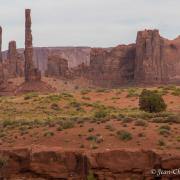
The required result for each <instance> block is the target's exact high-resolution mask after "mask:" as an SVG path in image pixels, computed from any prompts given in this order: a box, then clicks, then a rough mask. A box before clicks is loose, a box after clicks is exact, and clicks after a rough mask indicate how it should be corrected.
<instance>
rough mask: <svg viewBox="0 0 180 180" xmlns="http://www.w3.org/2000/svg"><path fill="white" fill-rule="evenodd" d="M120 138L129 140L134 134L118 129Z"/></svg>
mask: <svg viewBox="0 0 180 180" xmlns="http://www.w3.org/2000/svg"><path fill="white" fill-rule="evenodd" d="M117 135H118V138H119V139H120V140H122V141H129V140H131V139H132V134H131V133H129V132H127V131H124V130H122V131H118V132H117Z"/></svg>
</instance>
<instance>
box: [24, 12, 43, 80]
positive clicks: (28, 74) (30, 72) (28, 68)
mask: <svg viewBox="0 0 180 180" xmlns="http://www.w3.org/2000/svg"><path fill="white" fill-rule="evenodd" d="M24 56H25V81H26V82H29V81H40V80H41V73H40V71H39V70H38V69H37V68H35V67H34V64H33V45H32V33H31V10H30V9H26V10H25V52H24Z"/></svg>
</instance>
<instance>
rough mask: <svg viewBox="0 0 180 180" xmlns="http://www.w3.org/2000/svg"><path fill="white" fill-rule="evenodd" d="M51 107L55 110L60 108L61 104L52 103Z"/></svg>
mask: <svg viewBox="0 0 180 180" xmlns="http://www.w3.org/2000/svg"><path fill="white" fill-rule="evenodd" d="M51 109H53V110H55V111H58V110H60V108H59V105H58V104H56V103H53V104H51Z"/></svg>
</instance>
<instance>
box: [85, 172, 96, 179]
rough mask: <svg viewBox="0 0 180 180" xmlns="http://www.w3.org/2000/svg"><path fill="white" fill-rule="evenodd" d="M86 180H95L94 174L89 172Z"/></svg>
mask: <svg viewBox="0 0 180 180" xmlns="http://www.w3.org/2000/svg"><path fill="white" fill-rule="evenodd" d="M87 180H96V178H95V177H94V173H93V172H92V171H89V173H88V176H87Z"/></svg>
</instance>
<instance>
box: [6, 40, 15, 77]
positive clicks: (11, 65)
mask: <svg viewBox="0 0 180 180" xmlns="http://www.w3.org/2000/svg"><path fill="white" fill-rule="evenodd" d="M7 58H8V60H9V69H10V73H11V74H12V75H13V77H14V76H16V75H17V50H16V41H10V42H9V48H8V54H7Z"/></svg>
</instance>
